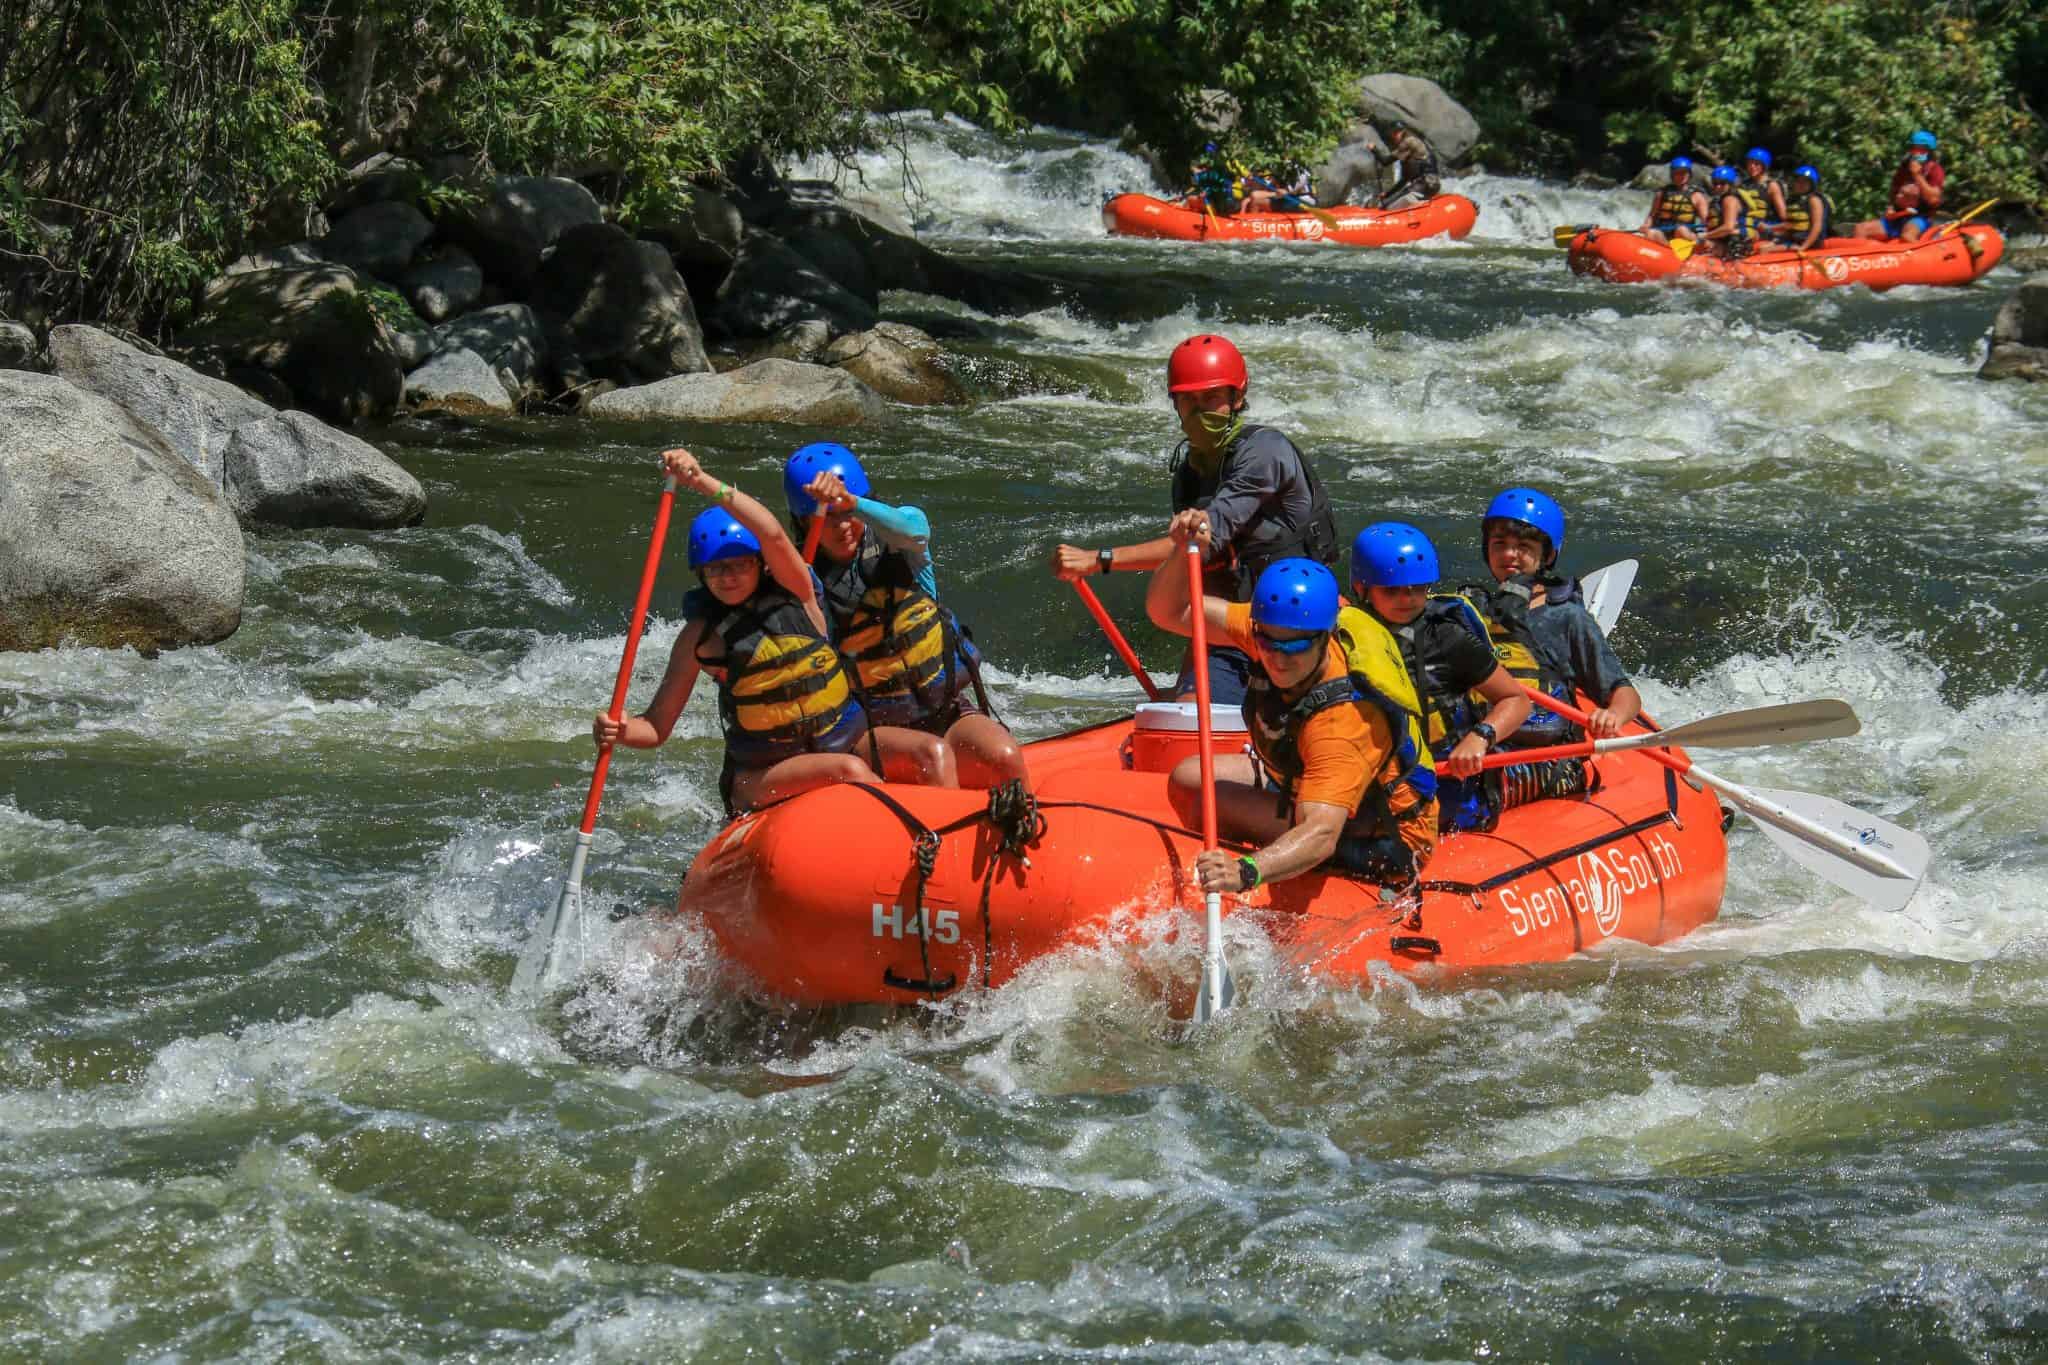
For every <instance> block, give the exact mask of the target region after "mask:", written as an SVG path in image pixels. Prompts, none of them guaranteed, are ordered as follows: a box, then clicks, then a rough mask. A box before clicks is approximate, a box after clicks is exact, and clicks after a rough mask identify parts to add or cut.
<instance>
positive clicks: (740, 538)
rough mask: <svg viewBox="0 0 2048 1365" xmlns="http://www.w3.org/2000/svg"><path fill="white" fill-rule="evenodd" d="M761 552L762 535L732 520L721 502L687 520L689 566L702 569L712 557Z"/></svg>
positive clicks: (728, 557)
mask: <svg viewBox="0 0 2048 1365" xmlns="http://www.w3.org/2000/svg"><path fill="white" fill-rule="evenodd" d="M760 553H761V538H760V537H759V536H757V535H755V534H754V533H753V532H752V531H749V530H748V529H747V528H746V527H744V526H742V525H740V524H739V522H737V521H735V520H733V515H732V513H730V512H728V511H726V510H725V508H724V507H723V506H719V507H707V508H705V509H704V510H703V511H701V512H699V513H698V514H697V515H696V518H695V519H694V520H692V521H691V522H690V567H691V568H693V569H701V568H703V567H704V566H705V565H706V564H709V563H710V562H711V561H712V560H714V559H731V558H733V557H734V556H735V555H757V554H760Z"/></svg>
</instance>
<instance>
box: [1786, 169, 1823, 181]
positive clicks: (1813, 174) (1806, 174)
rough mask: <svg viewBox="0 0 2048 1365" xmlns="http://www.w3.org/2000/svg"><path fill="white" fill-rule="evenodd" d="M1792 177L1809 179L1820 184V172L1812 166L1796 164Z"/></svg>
mask: <svg viewBox="0 0 2048 1365" xmlns="http://www.w3.org/2000/svg"><path fill="white" fill-rule="evenodd" d="M1792 178H1793V179H1794V180H1799V179H1805V180H1809V181H1811V182H1813V183H1814V184H1815V185H1819V184H1820V172H1819V171H1817V170H1815V169H1814V168H1813V167H1811V166H1794V167H1793V168H1792Z"/></svg>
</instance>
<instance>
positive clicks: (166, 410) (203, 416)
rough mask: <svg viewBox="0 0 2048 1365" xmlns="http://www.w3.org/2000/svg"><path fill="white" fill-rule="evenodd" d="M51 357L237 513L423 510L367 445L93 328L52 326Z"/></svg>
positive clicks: (260, 518) (404, 514) (363, 516)
mask: <svg viewBox="0 0 2048 1365" xmlns="http://www.w3.org/2000/svg"><path fill="white" fill-rule="evenodd" d="M50 358H51V362H52V364H53V365H54V367H55V369H56V372H57V374H58V376H59V377H61V378H63V379H64V380H66V381H68V382H69V383H71V384H73V385H75V386H76V387H77V388H79V389H81V390H84V391H86V392H89V393H93V394H96V395H98V396H99V397H102V398H105V399H107V400H108V401H110V402H112V403H114V404H116V405H117V406H119V407H120V408H121V409H122V410H123V411H125V412H126V413H127V414H128V415H129V416H130V417H132V418H134V419H135V420H136V421H137V422H139V423H141V424H142V425H143V426H145V427H146V428H147V429H149V430H150V431H151V432H152V433H154V434H155V436H156V437H157V439H158V441H159V442H160V443H161V444H163V445H164V446H165V447H166V448H167V449H169V450H171V451H173V452H175V453H176V454H177V455H178V456H179V457H180V458H182V459H183V460H184V461H185V462H186V463H187V464H188V465H190V466H191V467H192V469H193V470H194V472H195V473H197V474H198V475H199V477H200V478H202V479H203V480H204V481H205V482H206V483H207V485H208V486H209V487H211V488H213V489H214V490H215V491H216V492H217V493H218V494H219V495H220V496H221V498H222V500H223V501H224V502H225V503H226V505H227V506H228V507H229V508H230V509H231V510H232V511H233V513H234V514H235V515H236V516H237V517H239V518H241V519H242V520H243V521H245V522H249V523H252V524H254V523H264V524H274V525H281V526H362V527H376V526H404V525H409V524H410V523H412V522H415V521H418V520H419V519H420V516H421V514H422V513H424V512H425V510H426V505H427V500H426V493H425V492H424V491H423V490H422V489H421V488H420V485H419V481H418V480H417V479H415V478H413V476H412V475H410V474H408V473H406V472H405V470H404V469H402V468H400V467H399V466H398V465H397V464H396V463H394V462H393V461H392V460H390V459H389V458H387V457H386V456H385V455H383V454H382V453H381V452H379V451H378V450H377V449H376V448H375V447H373V446H370V445H368V444H366V443H364V442H362V441H359V440H357V439H356V438H355V437H353V436H349V435H347V434H346V433H343V432H339V431H336V430H334V429H333V428H332V427H329V426H327V425H325V424H324V423H322V422H319V421H317V420H316V419H314V418H312V417H310V416H308V415H306V414H305V413H297V412H288V413H283V414H280V413H279V412H278V411H277V410H276V409H275V408H273V407H271V406H270V405H269V404H267V403H263V402H259V401H258V400H256V399H255V398H252V397H250V396H249V395H248V394H247V393H244V392H243V391H242V390H241V389H239V388H237V387H235V386H234V385H233V384H228V383H225V382H223V381H221V380H218V379H214V378H211V377H209V376H207V375H203V374H200V373H199V372H198V371H196V370H193V369H191V368H189V367H187V366H185V365H181V364H179V363H178V362H177V361H175V360H171V359H168V358H166V357H162V356H152V355H145V354H144V353H143V352H141V351H139V350H137V349H136V348H135V347H133V346H130V345H129V344H128V343H126V342H124V341H122V340H120V339H119V338H117V337H113V336H109V335H108V334H107V333H105V332H102V331H100V330H99V329H98V328H95V327H59V328H57V329H56V330H55V331H53V332H51V333H50Z"/></svg>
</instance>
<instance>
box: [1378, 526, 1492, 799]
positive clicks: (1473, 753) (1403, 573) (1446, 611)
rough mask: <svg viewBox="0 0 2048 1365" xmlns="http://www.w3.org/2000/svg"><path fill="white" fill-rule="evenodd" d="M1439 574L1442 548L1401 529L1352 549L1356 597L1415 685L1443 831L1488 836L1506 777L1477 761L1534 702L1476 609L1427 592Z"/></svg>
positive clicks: (1381, 531)
mask: <svg viewBox="0 0 2048 1365" xmlns="http://www.w3.org/2000/svg"><path fill="white" fill-rule="evenodd" d="M1438 577H1439V574H1438V571H1437V555H1436V546H1434V545H1432V544H1431V543H1430V540H1429V537H1428V536H1426V535H1424V534H1423V533H1422V532H1421V531H1419V530H1417V529H1416V528H1415V527H1413V526H1409V525H1407V524H1406V523H1404V522H1398V521H1382V522H1376V523H1374V524H1373V525H1371V526H1368V527H1366V528H1365V529H1364V530H1363V531H1360V532H1359V533H1358V538H1357V539H1356V540H1354V541H1353V542H1352V543H1351V595H1352V597H1353V598H1354V599H1356V600H1357V601H1359V602H1362V603H1363V604H1364V605H1365V610H1367V611H1368V612H1370V613H1372V615H1373V616H1374V617H1376V618H1377V619H1378V620H1379V621H1380V622H1381V624H1383V625H1385V626H1386V627H1387V629H1388V630H1390V631H1392V632H1393V634H1394V638H1395V639H1397V640H1399V641H1400V643H1401V651H1402V654H1403V656H1404V657H1405V658H1406V660H1407V662H1408V670H1409V674H1410V676H1411V677H1413V678H1414V679H1415V683H1416V692H1417V694H1418V696H1419V698H1420V700H1421V702H1422V710H1423V721H1424V731H1425V733H1426V734H1427V736H1428V738H1429V747H1430V752H1431V753H1432V754H1433V755H1435V757H1436V773H1437V809H1438V815H1437V822H1438V825H1439V827H1440V828H1442V829H1443V830H1445V831H1446V832H1448V831H1450V830H1454V829H1491V828H1492V827H1493V825H1494V823H1495V821H1496V820H1498V818H1499V816H1500V812H1501V810H1502V809H1504V808H1505V804H1506V803H1505V802H1504V800H1503V799H1502V789H1503V787H1502V778H1501V776H1500V773H1499V771H1498V770H1496V771H1494V772H1490V773H1483V772H1481V771H1480V767H1479V762H1480V760H1481V759H1483V758H1485V757H1486V755H1487V752H1488V751H1489V750H1491V749H1493V748H1494V747H1495V746H1497V745H1500V744H1502V743H1504V742H1506V741H1507V740H1508V739H1509V738H1510V737H1511V736H1513V735H1514V733H1515V732H1516V731H1517V730H1519V729H1520V728H1521V726H1522V722H1523V721H1525V720H1527V719H1528V718H1529V708H1530V702H1529V697H1528V694H1527V693H1525V692H1523V691H1522V689H1521V686H1520V685H1519V684H1518V683H1516V681H1515V680H1514V678H1513V677H1512V676H1510V674H1509V673H1508V671H1507V669H1506V668H1504V667H1502V666H1501V663H1500V660H1499V658H1498V657H1496V656H1495V654H1494V651H1493V645H1492V642H1491V640H1490V638H1489V637H1488V635H1487V631H1486V626H1485V623H1484V622H1483V621H1481V620H1480V618H1479V616H1478V614H1477V613H1476V612H1475V611H1474V610H1473V608H1472V606H1471V604H1470V603H1468V602H1466V601H1465V600H1464V599H1463V598H1460V597H1450V596H1445V597H1432V596H1431V595H1430V591H1429V590H1430V588H1431V587H1432V586H1433V585H1434V584H1435V583H1436V581H1437V578H1438Z"/></svg>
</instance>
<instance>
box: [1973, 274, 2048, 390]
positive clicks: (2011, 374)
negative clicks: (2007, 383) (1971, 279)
mask: <svg viewBox="0 0 2048 1365" xmlns="http://www.w3.org/2000/svg"><path fill="white" fill-rule="evenodd" d="M1977 374H1978V377H1979V378H1981V379H2031V380H2034V381H2036V382H2039V381H2043V380H2048V272H2043V273H2041V274H2038V275H2029V276H2027V278H2026V279H2025V280H2024V281H2022V282H2021V284H2020V287H2019V288H2018V289H2015V290H2013V293H2012V297H2011V298H2009V299H2007V300H2006V301H2005V302H2004V303H2003V304H2001V305H2000V306H1999V309H1998V316H1997V318H1996V319H1994V320H1993V321H1992V324H1991V352H1990V354H1989V355H1987V356H1985V357H1984V368H1983V369H1981V370H1979V371H1978V372H1977Z"/></svg>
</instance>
